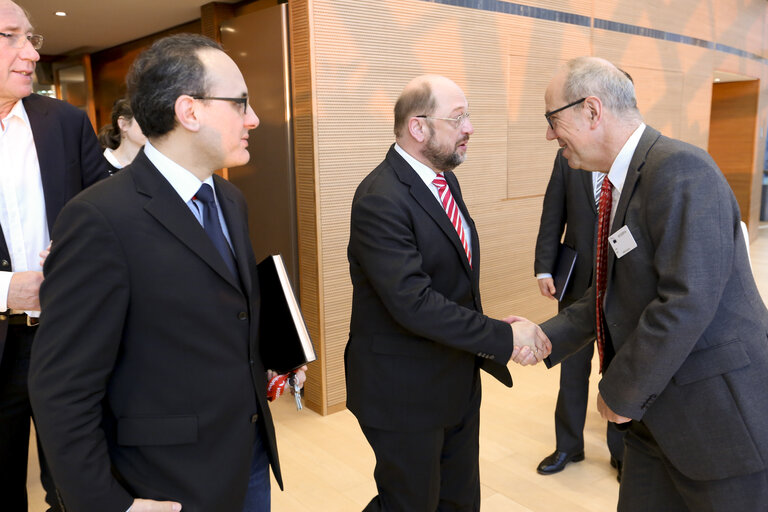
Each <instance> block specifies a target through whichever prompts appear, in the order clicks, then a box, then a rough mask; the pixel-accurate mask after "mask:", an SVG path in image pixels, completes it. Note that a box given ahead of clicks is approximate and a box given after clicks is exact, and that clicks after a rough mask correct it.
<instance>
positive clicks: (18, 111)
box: [2, 100, 29, 131]
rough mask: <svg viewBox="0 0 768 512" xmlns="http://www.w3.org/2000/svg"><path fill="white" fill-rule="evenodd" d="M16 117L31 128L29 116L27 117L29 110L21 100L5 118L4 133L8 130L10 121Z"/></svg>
mask: <svg viewBox="0 0 768 512" xmlns="http://www.w3.org/2000/svg"><path fill="white" fill-rule="evenodd" d="M14 116H15V117H18V118H19V119H21V120H22V121H23V122H24V124H25V125H27V126H29V116H28V115H27V110H26V109H25V108H24V103H23V102H22V101H21V100H19V101H17V102H16V103H15V104H14V105H13V108H12V109H11V111H10V112H8V115H7V116H5V118H3V123H2V124H3V131H5V130H7V129H8V121H10V120H11V118H13V117H14Z"/></svg>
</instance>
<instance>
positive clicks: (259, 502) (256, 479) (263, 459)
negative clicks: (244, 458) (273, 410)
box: [243, 427, 272, 512]
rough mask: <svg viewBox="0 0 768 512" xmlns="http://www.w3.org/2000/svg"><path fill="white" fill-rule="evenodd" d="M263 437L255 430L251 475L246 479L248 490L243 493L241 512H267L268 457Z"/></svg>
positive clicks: (268, 502) (269, 498) (270, 497)
mask: <svg viewBox="0 0 768 512" xmlns="http://www.w3.org/2000/svg"><path fill="white" fill-rule="evenodd" d="M263 440H264V437H263V436H262V435H261V433H260V432H259V428H258V427H257V428H256V440H255V441H254V443H253V457H252V458H251V474H250V476H249V478H248V490H247V491H246V493H245V502H244V503H243V512H269V510H270V508H271V506H272V505H271V503H272V496H271V493H270V489H269V485H270V484H269V456H268V455H267V449H266V447H265V446H264V442H263Z"/></svg>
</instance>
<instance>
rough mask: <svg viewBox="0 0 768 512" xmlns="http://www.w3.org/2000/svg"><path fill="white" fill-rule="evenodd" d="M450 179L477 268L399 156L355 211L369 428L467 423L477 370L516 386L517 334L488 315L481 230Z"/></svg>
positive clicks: (350, 399)
mask: <svg viewBox="0 0 768 512" xmlns="http://www.w3.org/2000/svg"><path fill="white" fill-rule="evenodd" d="M445 178H446V181H447V182H448V186H449V187H450V189H451V193H452V194H453V197H454V199H455V200H456V203H457V204H458V206H459V208H460V209H461V211H462V213H463V214H464V218H465V219H466V220H467V223H468V224H469V226H470V227H471V230H472V266H473V268H470V267H469V262H468V261H467V257H466V253H465V252H464V249H463V248H462V246H461V242H460V241H459V237H458V235H457V234H456V230H455V229H454V227H453V225H452V224H451V222H450V220H449V219H448V216H447V215H446V214H445V211H444V210H443V209H442V207H441V206H440V204H439V203H438V201H437V200H436V199H435V197H434V196H433V195H432V193H431V192H430V191H429V189H428V188H427V187H426V186H425V184H424V182H423V181H422V180H421V178H420V177H419V176H418V174H416V172H415V171H414V170H413V169H412V168H411V166H410V165H409V164H408V163H407V162H406V161H405V160H404V159H403V158H402V157H401V156H400V155H399V154H398V153H397V152H396V151H395V149H394V146H393V147H391V148H390V150H389V152H388V153H387V156H386V158H385V160H384V161H383V162H382V163H381V164H380V165H379V166H378V167H377V168H376V169H374V171H373V172H371V174H369V175H368V177H366V178H365V179H364V180H363V182H362V183H361V184H360V186H359V187H358V189H357V192H356V193H355V197H354V200H353V202H352V218H351V228H350V239H349V248H348V257H349V268H350V274H351V277H352V285H353V288H354V291H353V298H352V318H351V323H350V335H349V343H348V344H347V348H346V353H345V362H346V378H347V406H348V407H349V409H350V410H351V411H352V412H353V413H354V414H355V415H356V416H357V418H358V419H359V420H360V422H361V423H362V424H364V425H367V426H371V427H374V428H382V429H395V430H399V429H427V428H433V427H436V426H439V425H441V426H445V425H453V424H456V423H458V421H459V419H460V418H461V417H462V416H463V414H464V413H465V412H466V411H467V410H468V407H469V401H470V397H471V395H472V392H473V390H474V389H476V388H474V386H475V385H476V384H477V383H478V382H479V380H478V373H477V368H478V366H482V367H483V368H484V369H486V370H487V371H489V372H490V373H492V374H493V375H494V376H495V377H496V378H498V379H499V380H501V381H502V382H504V383H505V384H506V385H507V386H511V385H512V378H511V377H510V375H509V371H508V370H507V368H506V362H507V360H508V359H509V357H510V354H511V353H512V348H513V340H512V330H511V329H510V327H509V325H508V324H506V323H504V322H501V321H499V320H493V319H491V318H488V317H487V316H485V315H483V314H482V306H481V304H480V289H479V273H480V244H479V241H478V237H477V227H476V226H475V224H474V222H472V218H471V217H470V216H469V212H468V211H467V208H466V206H465V205H464V201H463V200H462V198H461V191H460V189H459V183H458V181H457V180H456V176H455V175H454V174H453V173H452V172H446V173H445Z"/></svg>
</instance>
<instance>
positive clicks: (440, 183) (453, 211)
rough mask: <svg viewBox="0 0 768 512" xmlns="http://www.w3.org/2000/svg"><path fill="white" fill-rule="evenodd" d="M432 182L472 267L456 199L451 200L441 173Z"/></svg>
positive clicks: (451, 197)
mask: <svg viewBox="0 0 768 512" xmlns="http://www.w3.org/2000/svg"><path fill="white" fill-rule="evenodd" d="M432 184H433V185H434V186H435V187H437V195H438V196H439V197H440V203H441V204H442V205H443V209H444V210H445V213H446V214H448V218H449V219H451V224H453V228H454V229H455V230H456V233H457V234H458V235H459V240H461V245H462V246H463V247H464V252H466V253H467V259H468V260H469V266H470V267H472V253H471V252H470V250H469V244H468V243H467V236H466V235H465V234H464V226H463V225H462V224H461V217H460V216H459V207H458V205H457V204H456V201H454V200H453V195H452V194H451V189H450V188H448V183H447V182H446V181H445V177H444V176H443V175H442V174H438V176H437V178H435V179H434V180H432Z"/></svg>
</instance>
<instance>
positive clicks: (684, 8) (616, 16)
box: [592, 0, 715, 41]
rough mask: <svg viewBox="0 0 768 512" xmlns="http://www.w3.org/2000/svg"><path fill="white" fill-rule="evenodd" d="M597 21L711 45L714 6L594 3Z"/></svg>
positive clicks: (663, 1) (672, 0) (659, 1)
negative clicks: (682, 36) (638, 28)
mask: <svg viewBox="0 0 768 512" xmlns="http://www.w3.org/2000/svg"><path fill="white" fill-rule="evenodd" d="M592 3H593V5H594V9H595V13H594V16H595V18H598V19H604V20H610V21H615V22H617V23H626V24H629V25H636V26H640V27H646V28H650V29H653V30H661V31H664V32H672V33H675V34H682V35H686V36H689V37H695V38H698V39H703V40H705V41H711V40H712V39H713V38H714V37H715V33H714V27H713V20H714V17H715V12H714V11H713V9H712V3H714V2H701V1H700V0H650V1H646V2H637V1H636V0H612V1H608V2H598V1H595V2H592Z"/></svg>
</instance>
